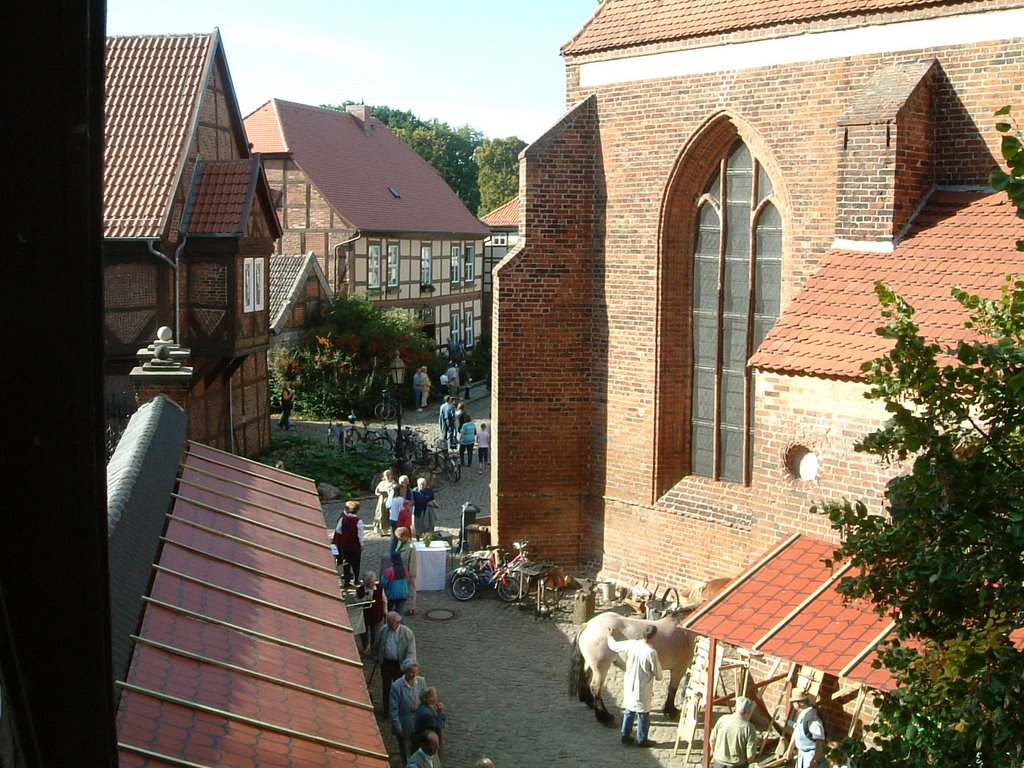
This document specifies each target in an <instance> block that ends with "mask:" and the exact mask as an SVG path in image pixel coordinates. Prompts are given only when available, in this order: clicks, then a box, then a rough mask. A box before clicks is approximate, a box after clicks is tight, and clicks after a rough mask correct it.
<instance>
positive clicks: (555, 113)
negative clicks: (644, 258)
mask: <svg viewBox="0 0 1024 768" xmlns="http://www.w3.org/2000/svg"><path fill="white" fill-rule="evenodd" d="M597 5H598V4H597V0H517V1H516V2H512V3H508V2H497V1H496V0H476V1H475V2H470V1H468V0H466V1H460V0H433V2H424V0H369V1H368V2H367V1H365V0H364V2H353V0H291V2H287V3H285V2H280V1H279V2H269V1H268V0H246V2H241V0H172V1H171V2H168V0H107V34H108V35H135V34H173V33H181V32H212V31H213V29H214V27H217V28H219V29H220V33H221V37H222V39H223V42H224V49H225V52H226V53H227V60H228V67H229V68H230V70H231V79H232V81H233V83H234V86H235V92H236V93H237V95H238V101H239V105H240V106H241V109H242V114H243V115H247V114H249V113H250V112H252V111H254V110H256V109H257V108H258V107H260V106H261V105H262V104H263V103H265V102H266V101H268V100H270V99H271V98H279V99H284V100H287V101H296V102H300V103H303V104H340V103H341V102H342V101H345V100H352V101H355V102H364V103H366V104H370V105H374V104H379V105H384V106H388V107H393V108H396V109H406V110H410V111H412V112H414V113H415V114H416V115H417V116H418V117H420V118H423V119H425V120H429V119H431V118H437V119H438V120H440V121H442V122H446V123H448V124H449V125H451V126H453V127H459V126H462V125H470V126H472V127H473V128H476V129H477V130H479V131H481V132H482V133H483V134H484V136H486V137H488V138H503V137H506V136H518V137H519V138H521V139H523V140H525V141H527V142H532V141H534V140H535V139H537V138H538V137H539V136H540V135H541V134H543V133H544V132H545V131H546V130H547V129H548V128H550V127H551V126H552V125H554V123H555V122H557V121H558V119H559V118H560V117H561V116H562V115H563V114H564V113H565V65H564V63H563V61H562V57H561V56H560V55H559V48H560V47H561V46H562V44H563V43H565V42H567V41H568V40H569V39H570V38H571V37H572V36H573V35H574V34H575V33H576V31H577V30H578V29H579V28H580V27H582V26H583V24H584V22H585V21H586V20H587V19H588V18H589V17H590V15H591V13H593V11H594V10H595V9H596V8H597Z"/></svg>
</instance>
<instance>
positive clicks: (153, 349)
mask: <svg viewBox="0 0 1024 768" xmlns="http://www.w3.org/2000/svg"><path fill="white" fill-rule="evenodd" d="M156 335H157V337H156V339H155V340H154V341H153V343H152V344H150V345H149V346H148V347H143V348H142V349H140V350H139V351H138V352H137V353H136V358H137V359H138V361H139V364H138V366H136V367H135V368H133V369H132V372H131V373H130V374H129V375H128V378H129V379H130V380H131V382H132V387H133V388H134V389H135V399H136V401H137V402H138V403H139V405H142V404H143V403H147V402H149V401H150V400H152V399H153V398H154V397H156V396H157V395H158V394H161V393H162V394H164V395H166V396H167V397H168V398H169V399H170V400H172V401H173V402H175V403H177V404H178V405H180V406H181V407H182V408H184V407H185V399H186V397H187V396H188V391H189V388H190V387H191V385H192V368H191V367H189V366H185V365H183V363H184V362H187V360H188V357H189V354H190V351H189V350H188V349H184V348H182V347H179V346H178V345H177V344H175V343H174V338H173V332H172V331H171V329H170V328H168V327H167V326H166V325H165V326H163V327H161V328H160V329H159V330H158V331H157V332H156Z"/></svg>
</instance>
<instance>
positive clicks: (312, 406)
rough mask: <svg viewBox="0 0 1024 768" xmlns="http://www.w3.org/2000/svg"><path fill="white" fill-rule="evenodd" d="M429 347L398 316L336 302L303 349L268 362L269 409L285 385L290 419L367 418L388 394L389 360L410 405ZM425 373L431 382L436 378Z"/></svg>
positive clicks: (349, 299) (354, 302) (431, 357)
mask: <svg viewBox="0 0 1024 768" xmlns="http://www.w3.org/2000/svg"><path fill="white" fill-rule="evenodd" d="M434 348H435V345H434V342H433V341H432V340H431V339H428V338H427V337H426V336H424V335H423V333H422V332H420V331H419V329H417V328H416V325H415V323H414V322H413V319H412V318H411V317H410V316H409V314H408V313H407V312H405V311H404V310H395V309H391V310H382V309H380V307H378V306H376V305H374V304H372V303H371V302H370V301H368V300H367V299H366V297H365V296H359V295H356V296H342V297H339V298H338V299H336V300H335V301H334V302H333V303H332V304H331V308H330V309H329V310H328V311H327V312H326V313H325V315H324V326H323V327H322V328H321V330H320V333H319V335H317V336H316V337H315V340H314V341H313V342H312V343H310V344H309V345H307V346H305V347H301V348H296V349H279V350H275V351H273V352H272V354H271V357H270V378H271V393H272V394H271V408H272V409H276V410H280V407H281V404H280V393H281V390H282V389H283V388H284V384H285V382H289V383H291V385H292V387H293V388H294V389H295V413H296V415H298V416H305V417H307V418H314V419H333V420H341V419H344V418H345V417H346V416H348V414H349V413H351V412H353V411H354V412H355V413H356V415H357V416H360V417H364V418H365V417H369V416H370V415H371V414H372V413H373V408H374V406H375V405H376V404H377V402H379V400H380V395H381V392H382V391H383V390H385V389H390V388H391V387H392V385H391V373H390V367H391V360H392V358H393V357H394V354H395V352H396V351H397V352H398V354H399V356H400V357H401V358H402V361H403V362H404V363H405V364H406V383H405V384H404V385H403V386H402V388H401V392H400V394H399V396H400V398H401V399H402V402H403V403H405V404H406V406H411V405H412V374H413V372H414V371H415V369H416V367H418V366H421V365H428V366H429V365H431V364H432V363H433V362H434V361H435V360H436V355H435V354H434ZM439 375H440V373H437V374H435V373H434V371H433V370H431V378H432V379H433V380H434V381H435V382H436V381H437V376H439Z"/></svg>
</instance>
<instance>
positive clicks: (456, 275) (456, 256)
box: [451, 245, 462, 285]
mask: <svg viewBox="0 0 1024 768" xmlns="http://www.w3.org/2000/svg"><path fill="white" fill-rule="evenodd" d="M451 261H452V276H451V282H452V285H458V284H459V283H461V282H462V280H461V279H460V271H461V268H462V246H460V245H453V246H452V259H451Z"/></svg>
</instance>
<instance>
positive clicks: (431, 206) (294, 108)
mask: <svg viewBox="0 0 1024 768" xmlns="http://www.w3.org/2000/svg"><path fill="white" fill-rule="evenodd" d="M245 127H246V131H247V132H248V134H249V137H250V139H251V140H252V142H253V147H254V149H255V150H256V151H257V152H262V153H264V154H267V155H269V154H272V153H281V152H290V154H291V156H292V159H293V160H294V161H295V162H296V163H297V164H298V165H299V167H300V168H302V170H303V171H304V172H305V173H306V174H307V175H308V176H309V178H310V181H311V182H312V183H313V184H314V185H315V186H316V188H317V189H318V190H319V191H320V193H321V194H322V195H323V196H324V197H325V198H326V199H327V201H328V202H329V203H330V204H331V206H332V207H333V208H334V210H335V211H337V212H338V213H339V214H340V215H341V216H342V217H343V218H344V219H345V220H346V221H348V222H350V223H351V224H352V225H353V226H355V227H356V228H358V229H360V230H362V231H364V232H396V233H398V232H423V233H439V234H472V235H485V234H487V232H488V230H487V228H486V227H485V226H484V225H483V224H481V223H480V220H479V219H477V218H476V216H474V215H473V214H472V213H470V212H469V210H467V208H466V206H465V205H463V204H462V201H460V200H459V198H458V197H457V196H456V195H455V193H454V192H452V190H451V188H450V187H449V186H448V185H447V184H445V182H444V179H442V178H441V176H440V174H438V172H437V171H435V170H434V168H433V167H432V166H431V165H430V164H429V163H427V162H426V161H425V160H423V159H422V158H421V157H420V156H419V155H417V154H416V153H415V152H413V151H412V150H411V149H410V148H409V147H408V146H406V145H405V144H404V143H403V142H402V141H400V140H399V139H398V138H397V137H396V136H395V135H394V134H393V133H391V131H389V130H388V129H387V126H385V125H384V124H383V123H382V122H381V121H380V120H378V119H377V118H370V126H369V130H368V131H367V130H364V126H363V123H362V122H361V121H360V120H358V119H357V118H356V117H355V116H353V115H352V114H349V113H347V112H342V111H339V110H335V109H325V108H323V107H311V106H308V105H305V104H295V103H293V102H289V101H281V100H280V99H273V100H272V101H268V102H267V103H266V104H264V105H263V106H262V107H260V108H259V109H258V110H256V111H255V112H253V113H252V114H251V115H249V116H248V117H246V118H245ZM391 190H394V192H395V193H397V196H396V195H395V194H393V193H392V191H391Z"/></svg>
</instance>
